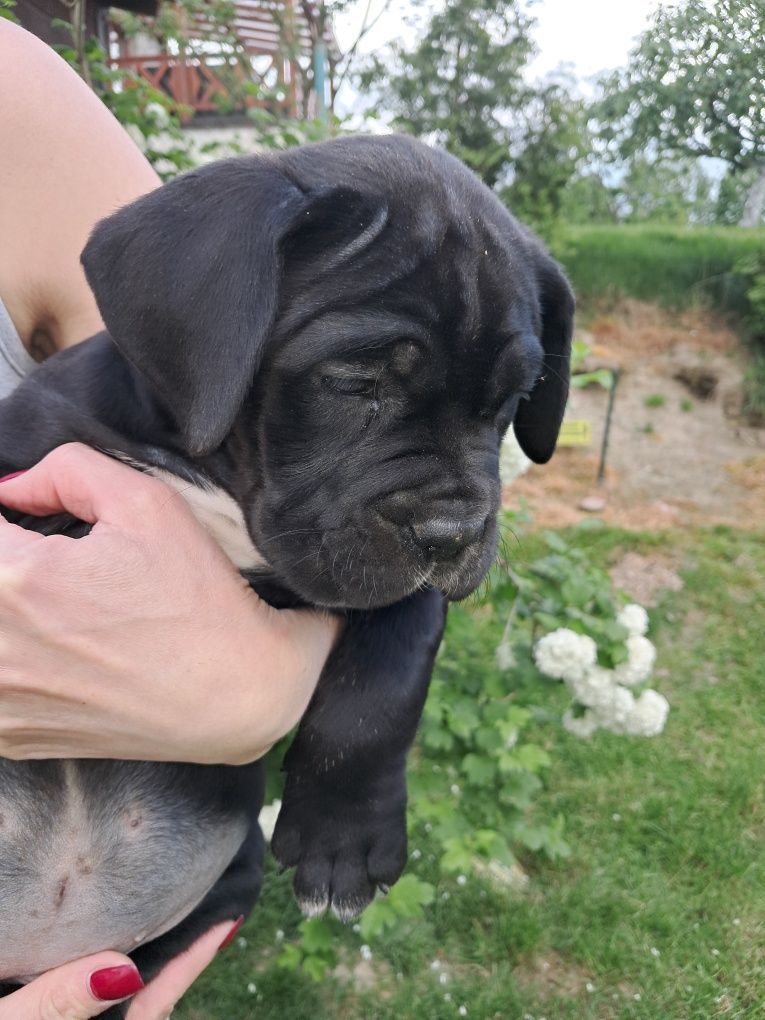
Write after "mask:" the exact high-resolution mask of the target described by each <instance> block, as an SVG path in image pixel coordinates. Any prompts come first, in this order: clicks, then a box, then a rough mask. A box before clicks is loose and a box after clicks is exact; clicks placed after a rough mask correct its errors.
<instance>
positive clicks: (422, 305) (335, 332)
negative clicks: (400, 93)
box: [278, 138, 539, 363]
mask: <svg viewBox="0 0 765 1020" xmlns="http://www.w3.org/2000/svg"><path fill="white" fill-rule="evenodd" d="M352 142H353V144H351V140H348V142H347V143H346V146H345V147H343V146H342V145H341V144H340V143H338V144H337V147H336V148H330V147H327V148H326V149H324V150H322V153H321V155H322V159H321V160H320V161H319V165H318V167H316V166H313V165H312V166H311V173H312V174H315V173H316V172H318V173H319V174H320V175H322V177H323V179H324V180H325V182H326V186H327V188H328V189H329V188H332V189H335V190H334V191H333V192H332V193H333V194H335V195H338V190H337V189H338V188H339V189H340V191H339V195H338V197H337V199H336V201H337V207H336V208H335V209H334V210H333V209H331V208H329V209H326V210H324V216H323V217H322V218H321V219H320V220H317V223H316V246H315V248H312V246H311V245H310V244H306V236H305V231H303V232H302V235H301V238H300V246H299V248H298V249H297V250H294V251H291V250H290V249H289V246H288V248H287V251H286V253H285V265H286V268H287V271H286V273H285V280H284V285H283V294H282V317H281V321H280V323H279V327H278V331H279V333H280V335H281V336H280V339H281V340H282V341H283V342H285V343H287V344H288V345H289V346H290V347H294V348H297V346H300V347H301V348H302V350H301V351H297V349H295V350H291V351H290V356H291V357H297V358H298V359H299V360H305V361H306V363H307V362H309V361H310V359H311V358H312V356H313V355H314V354H316V355H320V354H324V353H330V354H339V353H341V352H342V350H343V349H350V348H352V346H353V341H354V336H355V337H356V338H357V339H358V341H359V342H360V343H364V344H369V343H370V342H371V343H373V344H387V343H390V342H392V341H393V340H395V339H396V337H409V338H411V339H420V340H427V338H428V337H430V338H431V339H433V338H434V337H436V336H437V337H438V339H439V342H440V343H441V344H442V345H446V347H447V348H448V349H451V350H453V351H454V353H455V354H456V353H459V354H461V355H464V356H467V357H470V356H471V355H476V354H477V353H478V351H479V350H480V351H482V352H484V353H485V354H489V353H492V352H491V351H490V350H489V349H487V340H488V341H490V340H491V338H495V339H496V350H495V351H494V352H493V353H494V354H496V353H497V352H498V350H499V349H500V348H502V347H503V346H504V345H505V344H506V342H507V339H508V337H512V336H513V335H516V334H518V333H521V332H523V331H524V330H526V331H528V330H533V329H535V328H536V327H537V326H538V319H539V302H538V296H537V290H536V287H535V281H534V278H533V268H532V259H531V258H530V257H529V250H530V249H531V248H532V247H533V242H532V241H531V239H530V238H529V237H528V236H527V235H526V234H525V232H524V231H523V230H522V229H521V228H520V227H519V226H518V224H516V223H515V221H513V220H512V217H510V215H509V214H508V212H507V210H506V209H505V208H504V207H503V206H502V205H501V204H500V203H499V201H498V200H497V199H496V198H495V196H494V195H493V194H492V193H491V192H489V191H488V189H487V188H485V186H484V185H483V184H481V182H480V181H478V179H477V178H476V177H475V176H474V175H473V174H472V173H471V172H470V171H469V170H467V169H466V168H465V167H464V166H463V165H462V164H461V163H459V162H458V161H457V160H455V159H453V158H452V157H450V156H448V155H447V154H446V153H443V152H439V151H437V150H430V149H427V148H425V147H424V146H421V145H419V144H417V143H414V142H411V143H410V142H409V141H408V140H407V139H401V138H393V139H390V140H385V139H369V140H367V139H358V138H357V139H353V140H352ZM365 143H367V144H365ZM314 151H315V152H316V151H317V150H314ZM306 160H307V150H303V151H298V152H296V153H295V154H286V160H285V162H286V163H287V166H288V167H289V172H290V174H291V175H292V174H295V175H296V178H297V179H298V180H299V176H298V175H299V171H300V170H301V169H304V170H305V169H306V168H305V167H304V166H303V164H304V163H305V162H306ZM292 163H294V164H296V165H295V166H292V165H291V164H292ZM349 181H352V184H353V188H354V192H355V194H356V195H357V196H358V194H359V193H360V194H362V195H364V196H365V198H366V201H365V202H363V203H360V202H358V199H357V209H356V210H355V215H352V216H351V217H350V218H349V217H348V209H347V208H346V207H345V206H346V202H347V198H346V196H345V193H344V192H343V191H342V186H343V184H344V183H346V184H347V183H348V182H349ZM299 183H300V185H301V186H302V185H303V181H302V180H299ZM349 219H350V222H349ZM333 222H335V223H340V222H342V223H343V224H344V227H343V229H344V232H345V233H344V234H343V236H342V243H341V244H338V245H337V246H336V247H333V246H332V245H331V224H332V223H333ZM349 229H350V231H351V236H350V237H349V236H348V230H349ZM328 242H330V243H329V244H328ZM330 315H331V317H330V318H327V316H330ZM310 319H315V320H321V319H324V324H325V326H326V328H325V329H324V330H319V331H315V332H314V333H312V334H309V335H303V334H302V330H303V328H304V327H305V325H306V322H307V321H308V320H310ZM298 333H300V334H301V336H300V344H299V345H292V344H290V338H291V337H295V336H296V334H298ZM489 346H490V347H491V343H489ZM460 347H462V348H464V349H463V350H461V351H460V350H459V348H460ZM333 348H334V349H333Z"/></svg>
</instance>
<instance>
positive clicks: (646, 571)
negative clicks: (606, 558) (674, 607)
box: [609, 552, 683, 606]
mask: <svg viewBox="0 0 765 1020" xmlns="http://www.w3.org/2000/svg"><path fill="white" fill-rule="evenodd" d="M609 573H610V575H611V580H612V581H613V582H614V584H615V585H616V587H617V588H621V589H622V590H623V591H625V592H627V594H628V595H631V596H632V598H633V599H635V601H636V602H639V603H640V605H641V606H655V605H656V602H657V601H658V597H659V595H660V594H661V593H662V592H665V591H680V590H681V589H682V587H683V581H682V578H681V577H680V575H679V574H678V573H677V571H676V570H674V569H673V568H672V567H671V566H670V565H669V564H668V563H667V561H666V559H665V558H664V557H660V556H641V555H640V554H639V553H634V552H629V553H626V554H625V555H624V556H623V557H622V558H621V559H620V560H619V562H618V563H616V564H614V566H613V567H611V569H610V571H609Z"/></svg>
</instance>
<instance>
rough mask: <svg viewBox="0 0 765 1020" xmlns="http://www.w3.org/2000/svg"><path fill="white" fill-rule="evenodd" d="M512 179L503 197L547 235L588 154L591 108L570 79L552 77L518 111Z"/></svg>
mask: <svg viewBox="0 0 765 1020" xmlns="http://www.w3.org/2000/svg"><path fill="white" fill-rule="evenodd" d="M518 121H519V125H518V130H517V139H516V141H515V144H514V146H513V151H514V152H515V156H514V159H513V180H512V183H511V184H510V185H509V187H507V188H505V189H503V191H502V198H503V199H504V200H505V201H506V202H507V204H508V206H509V207H510V208H511V209H512V211H513V212H514V213H516V214H517V215H518V216H520V217H521V218H522V219H526V220H528V221H529V222H530V223H531V224H533V226H534V227H535V228H536V229H538V230H539V231H540V232H541V233H542V234H543V235H545V234H546V233H547V232H548V230H549V229H550V228H551V227H552V226H553V225H554V224H555V222H556V221H557V220H558V219H559V217H560V213H561V206H562V203H563V195H564V192H565V189H566V187H567V185H568V184H569V182H570V181H571V180H572V179H573V177H574V174H575V173H576V171H577V169H578V167H579V165H580V163H581V162H582V160H583V159H584V157H585V156H586V155H587V153H588V152H589V148H590V137H589V135H588V132H587V110H586V107H585V104H584V101H583V100H581V99H579V98H578V97H577V96H576V95H575V90H574V82H573V81H571V80H570V79H568V78H562V79H558V80H556V79H554V78H553V79H549V80H548V81H546V82H544V83H543V84H542V85H540V87H539V88H538V90H537V91H536V92H535V93H534V94H533V95H531V96H530V97H529V98H528V100H527V102H526V103H525V104H524V106H523V107H522V109H521V110H519V111H518Z"/></svg>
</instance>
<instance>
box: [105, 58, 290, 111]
mask: <svg viewBox="0 0 765 1020" xmlns="http://www.w3.org/2000/svg"><path fill="white" fill-rule="evenodd" d="M112 64H113V66H114V67H118V68H127V69H129V70H130V71H132V72H133V74H135V75H136V76H137V77H140V78H143V79H144V80H145V81H147V82H148V83H149V84H150V85H152V86H153V87H154V88H155V89H158V90H159V91H161V92H164V93H165V95H167V96H169V97H170V98H171V99H172V100H173V101H174V102H176V103H178V105H179V107H180V117H181V120H182V121H184V122H185V123H188V121H189V120H191V119H192V117H193V116H194V114H196V113H203V114H212V113H234V112H242V111H244V110H247V109H249V108H251V107H254V106H260V107H270V106H271V105H272V104H271V103H269V102H267V101H266V100H263V99H261V98H259V97H258V96H257V95H255V94H251V93H248V91H247V87H246V86H247V84H248V82H250V81H251V80H252V79H251V78H250V77H248V75H247V74H246V72H245V69H244V68H243V67H242V65H241V63H240V61H239V60H237V59H236V58H234V57H230V56H228V55H220V56H207V57H201V56H198V55H194V56H183V57H182V56H173V55H172V54H169V53H161V54H157V55H154V56H142V57H118V58H117V59H115V60H113V61H112Z"/></svg>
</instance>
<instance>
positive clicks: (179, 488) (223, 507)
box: [144, 467, 268, 570]
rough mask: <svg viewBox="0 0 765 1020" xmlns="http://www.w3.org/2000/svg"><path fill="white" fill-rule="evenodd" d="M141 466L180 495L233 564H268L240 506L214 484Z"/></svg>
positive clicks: (247, 566) (249, 566)
mask: <svg viewBox="0 0 765 1020" xmlns="http://www.w3.org/2000/svg"><path fill="white" fill-rule="evenodd" d="M144 470H145V471H146V472H147V474H150V475H152V477H154V478H158V479H159V480H160V481H162V482H164V483H165V485H169V486H170V488H171V489H174V490H175V491H176V492H177V493H178V495H179V496H181V497H183V499H184V500H185V502H186V503H187V504H188V506H189V508H190V510H191V512H192V513H193V514H194V516H195V517H196V519H197V520H198V521H199V523H200V524H201V525H202V527H203V528H204V529H205V531H206V532H207V533H208V534H209V535H210V536H211V537H212V538H214V539H215V541H216V542H217V543H218V545H219V546H220V547H221V549H222V550H223V552H224V553H225V554H226V556H228V558H229V559H230V560H231V562H232V563H233V564H234V566H235V567H237V568H238V569H239V570H253V569H254V568H255V567H265V566H268V563H267V561H266V559H265V558H264V557H263V556H262V555H261V553H260V550H259V549H257V548H256V546H255V545H254V543H253V541H252V539H251V538H250V533H249V531H248V530H247V525H246V524H245V521H244V515H243V513H242V511H241V508H240V507H239V505H238V504H237V503H235V502H234V500H233V499H232V498H231V496H229V494H228V493H227V492H224V491H223V489H218V488H211V489H202V488H200V487H199V486H198V485H194V484H192V483H191V482H188V481H186V479H185V478H179V477H178V475H174V474H172V473H171V472H170V471H163V470H162V468H156V467H145V468H144Z"/></svg>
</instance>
